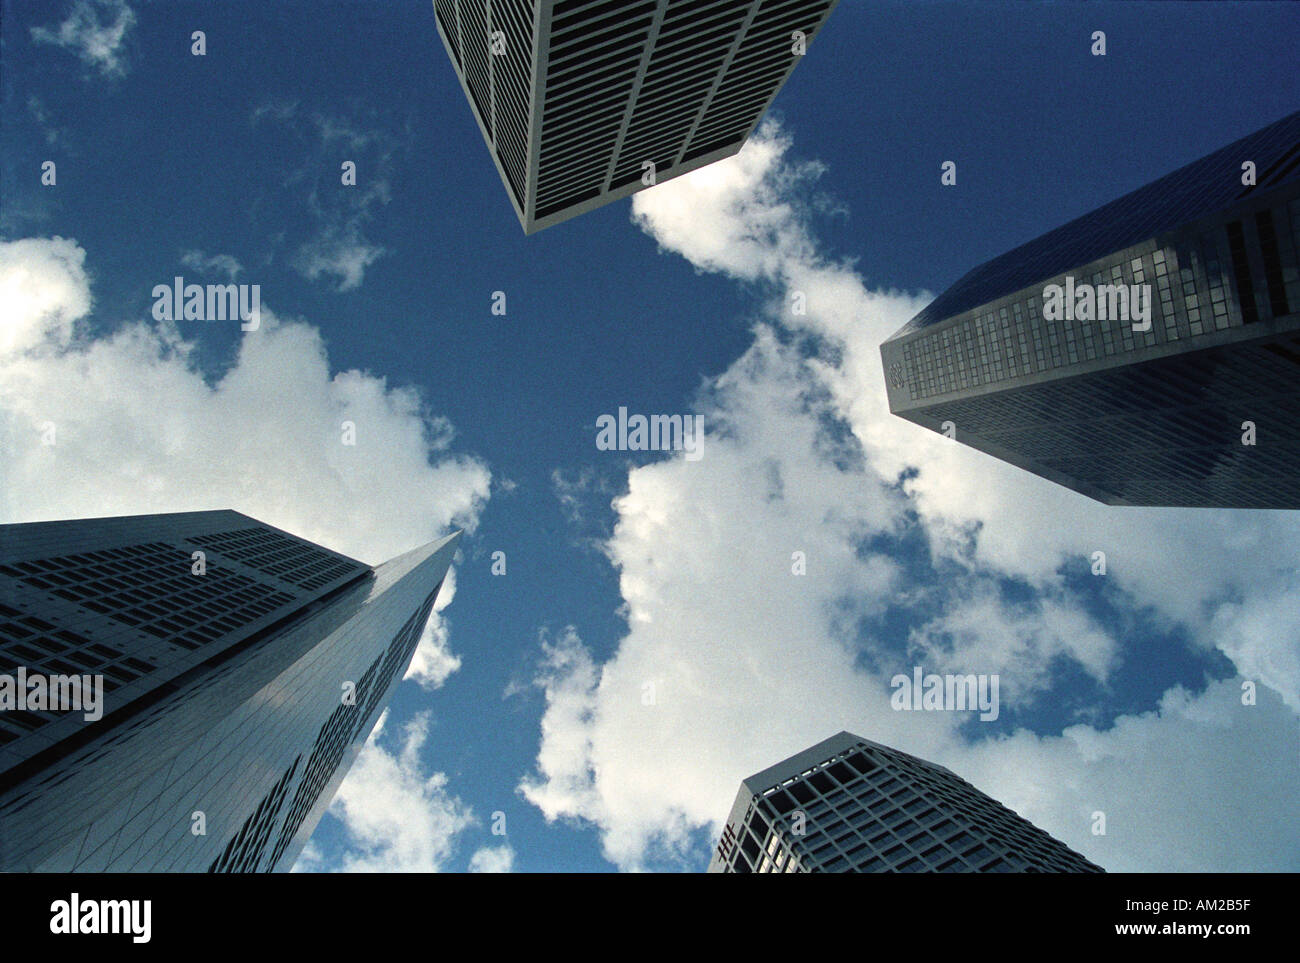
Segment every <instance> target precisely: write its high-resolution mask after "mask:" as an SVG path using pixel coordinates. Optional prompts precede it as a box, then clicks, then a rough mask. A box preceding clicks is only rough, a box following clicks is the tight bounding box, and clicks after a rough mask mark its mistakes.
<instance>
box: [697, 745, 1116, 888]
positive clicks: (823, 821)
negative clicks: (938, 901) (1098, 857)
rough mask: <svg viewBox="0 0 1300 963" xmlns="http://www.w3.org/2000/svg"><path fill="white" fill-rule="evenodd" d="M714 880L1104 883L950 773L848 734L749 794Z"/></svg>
mask: <svg viewBox="0 0 1300 963" xmlns="http://www.w3.org/2000/svg"><path fill="white" fill-rule="evenodd" d="M709 872H710V873H889V872H900V873H930V872H940V873H965V872H981V873H1019V872H1027V873H1100V872H1104V870H1103V869H1102V868H1101V867H1100V866H1096V865H1094V864H1093V863H1090V862H1088V860H1086V859H1084V858H1083V857H1082V856H1080V855H1079V854H1078V853H1076V852H1075V851H1074V850H1072V849H1070V848H1069V847H1068V846H1066V845H1065V844H1064V843H1061V842H1058V841H1057V840H1055V839H1053V838H1052V837H1051V836H1049V835H1047V833H1045V832H1043V831H1042V830H1041V829H1039V828H1037V827H1036V826H1034V825H1033V824H1032V823H1030V822H1027V821H1026V820H1024V819H1021V818H1020V817H1019V816H1017V815H1016V814H1015V813H1013V812H1012V811H1011V810H1010V809H1007V808H1006V807H1005V806H1002V805H1000V804H999V803H998V802H997V801H996V800H994V799H990V798H989V797H988V796H986V795H984V793H982V792H980V791H979V790H978V789H976V788H975V787H974V786H972V785H971V784H970V783H968V782H966V780H964V779H962V778H960V777H958V776H956V775H954V774H953V773H952V772H951V771H949V770H947V769H945V768H944V767H943V766H936V765H935V764H934V763H932V762H926V761H925V760H923V759H917V758H916V757H915V756H909V755H908V754H907V753H905V752H899V751H898V750H897V749H890V748H889V747H888V746H882V745H880V743H878V742H872V741H871V740H869V739H863V738H861V737H860V736H855V735H853V734H852V733H849V732H841V733H839V734H838V735H835V736H832V737H831V738H829V739H826V740H824V741H822V742H819V743H817V745H815V746H813V747H812V748H810V749H805V750H804V751H803V752H800V753H798V754H797V755H793V756H791V757H790V758H789V759H786V760H785V761H784V762H779V763H777V764H776V765H775V766H772V767H771V768H770V769H764V770H763V771H762V772H760V773H758V774H757V775H754V776H750V777H749V778H748V779H746V780H745V781H744V782H743V783H741V785H740V792H739V793H738V794H737V795H736V801H735V803H733V804H732V807H731V814H730V815H729V816H728V817H727V824H726V826H725V827H724V828H723V830H722V840H721V842H719V843H718V848H717V850H716V851H715V852H714V854H713V859H712V861H711V862H710V863H709Z"/></svg>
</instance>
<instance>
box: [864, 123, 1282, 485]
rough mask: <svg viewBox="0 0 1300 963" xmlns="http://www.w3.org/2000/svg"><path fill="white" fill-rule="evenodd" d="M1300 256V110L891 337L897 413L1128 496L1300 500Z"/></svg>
mask: <svg viewBox="0 0 1300 963" xmlns="http://www.w3.org/2000/svg"><path fill="white" fill-rule="evenodd" d="M1245 161H1250V162H1251V163H1253V164H1255V165H1256V168H1257V175H1256V176H1257V183H1256V184H1255V185H1254V186H1243V185H1242V183H1241V181H1242V174H1243V171H1242V164H1243V163H1244V162H1245ZM1216 205H1224V206H1221V207H1216ZM1143 232H1147V233H1146V234H1145V235H1144V233H1143ZM1298 252H1300V113H1297V114H1292V115H1291V116H1289V117H1286V118H1283V119H1282V120H1280V121H1278V122H1277V123H1275V124H1272V125H1270V126H1269V127H1267V128H1265V129H1264V130H1262V131H1259V132H1257V133H1255V134H1252V135H1250V136H1249V137H1246V138H1244V139H1242V140H1241V141H1238V142H1237V143H1235V144H1232V145H1229V146H1228V147H1225V148H1223V149H1222V150H1219V151H1216V152H1215V153H1214V154H1211V155H1210V156H1209V157H1206V158H1203V159H1202V160H1200V161H1197V162H1195V163H1194V164H1191V165H1188V166H1187V167H1185V168H1183V169H1182V170H1180V171H1176V172H1175V173H1174V174H1171V175H1169V176H1168V177H1165V178H1162V179H1160V180H1159V181H1156V182H1155V183H1154V184H1151V185H1149V186H1147V187H1145V188H1142V189H1140V190H1138V191H1135V192H1133V193H1132V194H1129V195H1127V196H1126V197H1124V198H1121V199H1120V200H1118V201H1116V202H1114V203H1112V204H1109V205H1106V206H1105V207H1102V208H1100V209H1098V210H1097V211H1095V212H1093V213H1092V214H1089V215H1087V216H1085V217H1083V218H1079V219H1078V220H1076V221H1073V222H1071V223H1070V224H1067V225H1065V226H1064V227H1061V228H1058V229H1056V230H1055V231H1052V232H1050V233H1049V234H1047V235H1044V236H1043V237H1042V238H1039V239H1038V240H1036V241H1032V242H1030V243H1029V244H1026V245H1024V246H1023V247H1021V248H1018V249H1016V250H1015V251H1012V252H1010V253H1009V254H1006V255H1003V256H1002V257H1000V258H997V259H995V260H994V261H991V262H989V263H988V264H986V265H984V266H982V267H980V268H977V269H976V270H974V271H972V272H971V273H970V274H968V275H967V276H966V277H964V278H963V279H962V280H961V281H959V282H958V283H957V284H956V285H954V286H953V288H951V289H950V290H949V291H947V292H945V293H944V294H942V295H940V296H939V297H938V298H936V299H935V301H934V302H933V303H932V304H931V305H930V306H928V307H927V308H926V309H925V310H924V311H922V312H921V313H920V314H918V315H917V317H916V318H914V319H913V320H912V321H911V322H909V323H908V325H906V326H905V327H904V328H903V329H901V330H900V331H899V332H897V333H896V334H895V335H893V336H892V337H891V338H890V339H889V340H887V341H886V342H885V343H884V344H883V345H882V346H881V356H882V361H883V363H884V366H885V372H886V383H887V391H888V395H889V404H890V410H891V411H892V412H893V413H894V414H897V415H900V416H901V417H904V418H907V419H909V420H911V421H914V422H916V423H917V424H920V425H924V426H925V427H928V428H931V429H932V430H936V431H941V430H943V425H944V423H945V422H951V423H952V428H953V430H955V437H956V439H957V440H958V441H961V442H963V443H965V444H968V445H971V446H972V447H975V448H978V449H980V450H982V451H985V452H988V453H989V454H992V455H994V456H996V457H998V458H1001V459H1003V460H1005V461H1009V462H1011V463H1012V464H1015V465H1018V466H1019V467H1021V468H1025V469H1027V470H1029V471H1032V472H1035V473H1036V474H1039V475H1042V476H1043V477H1046V478H1049V479H1051V480H1053V481H1056V482H1059V483H1060V484H1064V485H1066V486H1068V487H1070V488H1073V489H1075V490H1076V491H1080V492H1083V493H1084V494H1087V495H1089V496H1091V497H1093V498H1097V499H1099V500H1101V501H1105V502H1109V503H1111V504H1132V505H1168V506H1217V507H1242V508H1244V507H1255V508H1295V507H1300V485H1298V484H1297V482H1300V434H1298V433H1297V431H1296V428H1295V424H1296V420H1297V418H1300V391H1297V389H1296V387H1295V386H1296V378H1297V375H1300V313H1297V312H1298V311H1300V254H1298ZM1043 272H1048V273H1043ZM1067 283H1068V284H1069V285H1070V286H1071V289H1073V288H1074V287H1075V286H1085V285H1086V286H1088V287H1089V288H1090V289H1091V290H1093V291H1097V292H1101V291H1103V290H1105V291H1116V290H1117V289H1120V288H1122V289H1123V291H1124V292H1125V293H1124V294H1123V295H1118V296H1116V295H1112V296H1110V297H1108V302H1109V306H1110V308H1111V309H1113V308H1114V307H1115V306H1117V305H1119V306H1124V305H1127V306H1128V307H1129V310H1128V311H1127V312H1124V311H1122V310H1121V311H1120V312H1115V311H1114V310H1108V311H1107V316H1106V317H1101V315H1100V311H1094V313H1093V316H1092V317H1087V318H1080V319H1076V318H1074V313H1073V308H1071V310H1070V311H1068V312H1065V313H1063V314H1062V313H1061V312H1048V311H1047V310H1046V309H1045V305H1044V297H1045V292H1046V290H1047V288H1048V286H1049V285H1057V286H1058V287H1062V288H1064V287H1065V286H1066V285H1067ZM1140 286H1146V292H1147V294H1148V295H1149V300H1147V301H1146V304H1147V306H1148V307H1149V317H1147V318H1146V319H1145V322H1144V321H1143V319H1141V318H1139V317H1136V316H1134V315H1135V312H1134V311H1133V310H1132V308H1133V307H1134V306H1135V305H1136V303H1139V302H1133V301H1131V300H1130V298H1131V293H1136V292H1137V289H1138V287H1140ZM1097 304H1098V305H1100V304H1101V296H1100V294H1099V295H1098V299H1097ZM1049 314H1051V315H1052V316H1051V317H1049ZM1117 315H1118V316H1117ZM1148 325H1149V327H1148ZM1245 422H1252V423H1254V425H1255V431H1256V438H1257V443H1256V444H1255V445H1243V444H1242V437H1243V432H1244V430H1245V425H1244V423H1245Z"/></svg>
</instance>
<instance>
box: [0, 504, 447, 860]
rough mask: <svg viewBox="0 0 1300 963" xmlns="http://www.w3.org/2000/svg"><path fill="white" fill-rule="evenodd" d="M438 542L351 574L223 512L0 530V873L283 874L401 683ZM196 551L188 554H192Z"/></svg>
mask: <svg viewBox="0 0 1300 963" xmlns="http://www.w3.org/2000/svg"><path fill="white" fill-rule="evenodd" d="M458 539H459V536H458V535H453V536H450V537H449V538H446V539H443V540H442V541H440V542H437V543H434V544H431V545H428V546H425V547H424V548H421V549H417V550H415V551H413V552H410V553H407V554H406V555H403V556H401V557H399V558H396V559H393V560H392V561H390V562H388V563H386V564H384V565H381V566H379V567H377V568H374V569H372V568H370V567H369V566H366V565H364V564H362V563H360V562H357V561H356V560H354V559H349V558H346V557H345V556H342V555H338V554H337V553H334V552H330V551H328V550H326V549H323V548H321V547H320V546H317V545H313V544H312V543H310V542H307V541H304V540H303V539H299V538H296V537H294V536H292V535H289V534H288V533H285V532H282V531H279V530H278V529H274V528H272V527H270V526H268V525H264V524H262V523H260V522H257V521H256V520H254V519H251V518H248V517H247V516H244V515H240V514H238V513H236V512H193V513H180V514H174V515H151V516H136V517H129V518H110V519H90V520H85V521H67V522H40V523H32V524H24V525H6V526H0V675H7V676H10V677H13V676H15V675H16V674H17V673H18V672H19V671H20V670H21V671H23V672H25V673H26V674H27V675H28V676H29V677H30V676H31V675H33V674H54V673H60V674H68V675H73V674H76V675H98V676H101V677H102V679H103V707H102V717H101V718H99V719H96V720H89V719H87V718H86V717H85V714H83V713H80V712H67V711H61V710H60V709H59V708H58V707H42V708H38V709H35V710H33V709H24V710H22V711H19V710H17V709H14V710H6V711H0V733H3V735H0V740H2V742H0V870H8V871H15V870H16V871H48V870H60V871H152V870H159V871H162V870H168V871H202V870H211V871H235V872H242V871H259V870H261V871H270V870H284V869H288V868H289V867H290V866H291V865H292V863H293V861H294V859H296V858H297V855H298V853H299V851H300V850H301V848H302V846H303V845H304V844H305V842H306V840H307V838H308V837H309V836H310V834H311V831H312V830H313V829H314V827H315V825H316V822H317V821H318V820H319V819H320V816H321V815H322V814H323V812H324V810H325V808H326V807H327V806H328V804H329V801H330V799H331V798H332V796H333V794H334V791H335V790H336V789H337V787H338V784H339V783H340V782H341V781H342V779H343V776H344V775H345V774H346V772H347V770H348V768H349V767H350V766H351V763H352V760H353V758H354V757H355V755H356V753H357V752H358V751H359V750H360V748H361V746H362V745H363V744H364V742H365V739H366V738H367V736H368V735H369V733H370V731H371V729H372V728H373V726H374V723H375V720H376V719H377V718H378V716H379V714H380V712H382V710H383V707H384V706H385V705H386V704H387V701H388V698H389V697H390V696H391V693H392V690H393V689H394V688H395V687H396V685H397V684H398V682H399V681H400V680H401V677H402V674H403V673H404V671H405V669H406V667H407V665H408V664H409V662H410V659H411V656H412V654H413V653H414V650H415V647H416V645H417V644H418V642H419V638H420V635H421V633H422V631H423V629H424V625H425V623H426V622H427V620H428V618H429V614H430V612H431V611H432V609H433V604H434V600H435V599H436V597H437V593H438V589H439V588H440V586H441V583H442V579H443V577H444V575H445V573H446V571H447V568H448V566H449V565H450V562H451V558H452V555H453V554H454V552H455V546H456V543H457V541H458ZM200 553H201V554H200Z"/></svg>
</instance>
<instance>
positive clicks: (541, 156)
mask: <svg viewBox="0 0 1300 963" xmlns="http://www.w3.org/2000/svg"><path fill="white" fill-rule="evenodd" d="M838 2H839V0H616V2H610V0H435V3H434V5H433V7H434V13H435V19H436V22H437V25H438V33H439V35H440V36H441V37H442V41H443V44H444V45H445V46H446V48H447V53H448V55H449V56H450V58H451V62H452V66H454V67H455V68H456V74H457V76H459V77H460V81H461V86H462V87H463V88H464V90H465V96H466V98H467V99H468V100H469V104H470V107H471V108H472V109H473V111H474V116H475V118H476V119H477V120H478V124H479V129H480V130H481V131H482V132H483V137H484V139H485V140H486V141H487V144H488V149H489V150H490V151H491V152H492V158H493V160H494V161H495V162H496V165H497V170H498V171H499V172H500V174H501V180H502V182H503V183H504V184H505V187H506V193H507V194H509V195H510V201H511V203H512V204H514V207H515V213H516V214H517V215H518V216H519V222H520V224H521V225H523V228H524V232H525V233H527V234H532V233H533V232H534V231H539V230H541V229H542V228H545V227H550V226H551V225H553V224H558V223H560V222H561V221H566V220H568V219H569V218H571V217H574V216H576V215H578V214H583V213H585V212H587V211H590V210H593V209H594V208H597V207H600V206H601V205H602V204H607V203H609V202H610V201H613V200H617V199H618V198H620V197H626V196H628V195H629V194H632V193H634V192H636V191H639V190H642V189H643V188H644V187H647V186H650V185H648V184H644V183H642V177H643V175H644V174H645V172H646V168H645V167H644V165H645V163H646V162H650V163H652V164H653V165H654V175H655V181H656V182H657V183H663V182H664V181H666V180H668V179H670V178H673V177H677V176H678V175H680V174H685V173H686V172H687V171H691V170H694V169H695V168H697V167H703V166H704V165H705V164H711V163H713V162H714V161H716V160H720V159H722V158H723V157H729V156H731V155H732V154H734V153H736V152H737V151H739V150H740V148H741V145H743V144H744V142H745V140H746V139H747V138H748V137H749V135H750V133H751V132H752V131H753V129H754V127H755V126H756V125H757V124H758V121H759V118H761V117H762V116H763V112H764V111H765V110H766V109H767V105H768V104H769V103H771V102H772V99H773V98H774V97H775V96H776V94H777V91H778V90H780V89H781V85H782V84H784V83H785V81H786V78H787V77H789V75H790V72H791V71H792V70H794V67H795V64H796V63H798V61H799V58H800V57H801V56H802V53H801V52H798V51H803V50H806V49H807V45H808V44H809V43H811V42H812V39H813V35H814V34H816V33H817V32H818V31H819V30H820V29H821V27H822V24H823V23H825V21H826V18H827V17H828V16H830V12H831V10H832V9H833V8H834V7H835V4H836V3H838ZM796 31H798V32H799V34H800V36H796Z"/></svg>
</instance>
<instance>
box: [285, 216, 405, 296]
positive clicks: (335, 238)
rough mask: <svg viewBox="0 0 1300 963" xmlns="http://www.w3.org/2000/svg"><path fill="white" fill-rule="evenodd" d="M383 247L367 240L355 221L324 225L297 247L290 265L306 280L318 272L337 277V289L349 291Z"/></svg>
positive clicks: (361, 278)
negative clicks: (321, 230) (340, 224)
mask: <svg viewBox="0 0 1300 963" xmlns="http://www.w3.org/2000/svg"><path fill="white" fill-rule="evenodd" d="M383 254H384V249H383V248H382V247H379V246H378V245H375V244H371V243H370V242H369V241H367V240H366V239H365V237H364V236H363V235H362V234H361V230H360V227H359V226H358V225H357V224H356V223H351V224H348V225H347V226H345V227H341V228H336V227H333V226H331V227H327V228H326V229H325V230H324V231H323V232H322V233H321V234H319V235H318V236H316V237H314V238H312V239H311V240H310V241H308V242H307V243H306V244H304V245H303V246H302V247H301V248H300V249H299V251H298V254H297V257H296V258H295V260H294V267H295V268H297V270H298V271H299V272H300V273H301V274H302V275H303V277H305V278H307V279H308V280H309V281H315V280H317V279H319V278H320V277H322V276H326V275H328V276H330V277H335V278H337V279H338V290H339V291H352V290H355V289H356V288H358V287H360V286H361V282H362V281H363V280H365V274H366V268H368V267H369V266H370V265H371V264H373V263H374V262H375V261H377V260H379V258H381V257H382V256H383Z"/></svg>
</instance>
